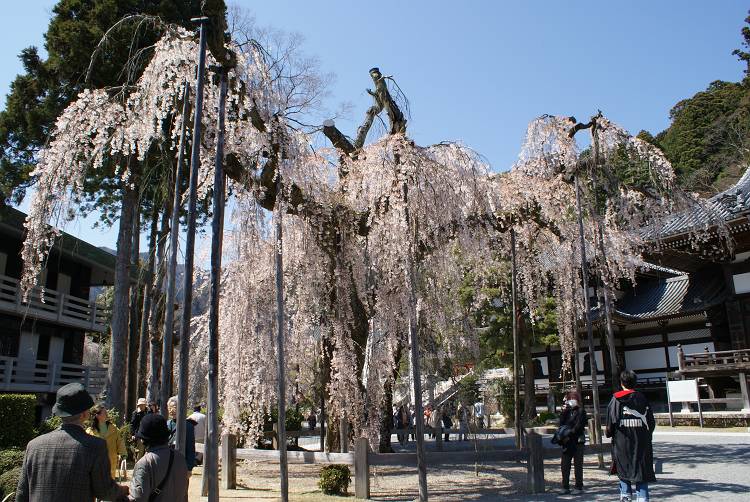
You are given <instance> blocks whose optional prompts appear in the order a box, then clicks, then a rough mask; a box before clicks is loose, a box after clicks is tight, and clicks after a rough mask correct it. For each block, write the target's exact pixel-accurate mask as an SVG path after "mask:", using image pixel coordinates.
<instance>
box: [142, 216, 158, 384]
mask: <svg viewBox="0 0 750 502" xmlns="http://www.w3.org/2000/svg"><path fill="white" fill-rule="evenodd" d="M158 229H159V209H158V206H156V204H154V208H153V210H152V212H151V231H150V234H149V241H148V264H147V265H146V275H145V277H144V278H143V284H144V287H143V294H142V297H143V306H142V308H141V318H140V334H139V348H138V396H145V395H146V383H147V380H148V362H149V350H148V348H149V346H148V341H149V340H148V325H149V316H150V314H151V301H152V296H153V283H154V267H155V263H156V238H157V231H158Z"/></svg>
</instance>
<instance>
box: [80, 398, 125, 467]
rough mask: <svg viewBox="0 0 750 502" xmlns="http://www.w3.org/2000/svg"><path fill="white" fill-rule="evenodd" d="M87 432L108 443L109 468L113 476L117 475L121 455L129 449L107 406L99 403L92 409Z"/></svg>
mask: <svg viewBox="0 0 750 502" xmlns="http://www.w3.org/2000/svg"><path fill="white" fill-rule="evenodd" d="M86 434H90V435H92V436H96V437H98V438H101V439H103V440H104V441H105V442H106V443H107V455H108V456H109V470H110V473H111V475H112V477H113V478H115V477H117V468H118V467H119V466H120V457H124V456H125V455H127V451H126V450H125V441H124V440H123V439H122V435H121V434H120V429H118V428H117V426H116V425H115V424H113V423H112V422H110V421H109V415H108V414H107V408H105V407H104V406H102V405H97V406H95V407H94V408H93V409H92V410H91V424H90V425H89V427H88V428H87V429H86Z"/></svg>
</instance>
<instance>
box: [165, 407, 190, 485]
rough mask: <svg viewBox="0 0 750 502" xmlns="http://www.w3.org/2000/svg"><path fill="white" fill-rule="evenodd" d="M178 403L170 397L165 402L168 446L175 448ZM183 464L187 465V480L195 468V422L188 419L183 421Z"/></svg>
mask: <svg viewBox="0 0 750 502" xmlns="http://www.w3.org/2000/svg"><path fill="white" fill-rule="evenodd" d="M178 406H179V401H178V400H177V396H172V397H170V398H169V400H168V401H167V412H168V413H169V420H168V421H167V428H168V429H169V434H170V435H169V446H171V447H172V448H176V447H177V407H178ZM185 464H186V465H187V478H188V479H189V478H190V476H191V475H192V473H193V467H195V422H193V421H192V420H190V419H189V418H188V419H186V420H185Z"/></svg>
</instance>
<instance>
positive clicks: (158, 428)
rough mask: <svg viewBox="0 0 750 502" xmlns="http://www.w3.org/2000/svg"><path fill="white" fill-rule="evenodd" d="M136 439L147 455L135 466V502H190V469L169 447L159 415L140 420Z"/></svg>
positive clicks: (166, 430)
mask: <svg viewBox="0 0 750 502" xmlns="http://www.w3.org/2000/svg"><path fill="white" fill-rule="evenodd" d="M136 437H137V438H138V439H140V440H141V441H143V444H144V445H146V448H147V450H146V454H145V455H143V457H141V459H140V460H139V461H138V462H137V463H136V464H135V467H134V468H133V479H132V481H131V482H130V498H129V500H130V501H132V502H151V501H153V502H187V500H188V493H187V491H188V470H187V465H186V464H185V457H183V456H182V454H181V453H179V452H177V451H174V450H172V449H171V448H170V447H169V446H168V445H167V441H169V428H167V421H166V420H165V419H164V417H163V416H161V415H159V414H158V413H151V414H150V415H146V416H145V417H144V418H143V420H141V425H140V428H139V429H138V432H137V433H136Z"/></svg>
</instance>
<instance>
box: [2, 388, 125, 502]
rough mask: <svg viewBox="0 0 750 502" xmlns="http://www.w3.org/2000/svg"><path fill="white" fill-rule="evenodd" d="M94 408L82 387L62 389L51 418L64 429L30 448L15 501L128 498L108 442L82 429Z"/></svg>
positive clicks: (73, 501) (79, 501)
mask: <svg viewBox="0 0 750 502" xmlns="http://www.w3.org/2000/svg"><path fill="white" fill-rule="evenodd" d="M93 405H94V400H93V399H92V398H91V396H90V395H89V393H88V392H86V389H85V388H84V387H83V385H82V384H80V383H69V384H68V385H64V386H62V387H60V389H59V390H58V391H57V399H56V402H55V406H54V407H53V408H52V413H54V414H55V415H57V416H58V417H60V418H61V419H62V426H60V428H59V429H57V430H54V431H52V432H49V433H47V434H43V435H41V436H39V437H37V438H35V439H32V440H31V441H30V442H29V444H28V445H27V446H26V453H25V455H24V458H23V467H22V468H21V476H20V477H19V479H18V486H17V488H16V502H93V501H94V498H98V499H102V500H118V499H120V498H122V497H126V496H127V494H128V488H127V487H126V486H120V485H118V484H117V483H115V481H114V480H113V479H112V476H111V471H110V465H109V456H108V455H107V445H106V443H105V442H104V440H102V439H100V438H98V437H94V436H90V435H88V434H86V431H84V429H83V426H84V424H85V423H86V421H88V419H89V416H90V412H89V409H90V408H91V407H92V406H93Z"/></svg>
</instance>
